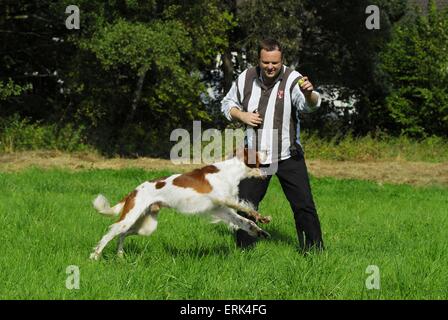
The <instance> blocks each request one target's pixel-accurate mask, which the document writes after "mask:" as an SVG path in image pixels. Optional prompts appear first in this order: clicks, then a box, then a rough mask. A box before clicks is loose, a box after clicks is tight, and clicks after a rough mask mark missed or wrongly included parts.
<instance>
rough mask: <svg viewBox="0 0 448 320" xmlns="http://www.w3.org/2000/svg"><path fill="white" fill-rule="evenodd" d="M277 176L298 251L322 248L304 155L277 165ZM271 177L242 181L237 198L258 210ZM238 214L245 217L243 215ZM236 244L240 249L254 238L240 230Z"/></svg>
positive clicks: (247, 245)
mask: <svg viewBox="0 0 448 320" xmlns="http://www.w3.org/2000/svg"><path fill="white" fill-rule="evenodd" d="M276 175H277V177H278V179H279V180H280V184H281V186H282V189H283V192H284V194H285V196H286V198H287V199H288V201H289V203H290V205H291V209H292V211H293V213H294V220H295V225H296V230H297V236H298V239H299V249H301V250H302V251H308V250H310V249H312V248H316V249H323V248H324V244H323V240H322V232H321V228H320V222H319V218H318V216H317V212H316V207H315V205H314V200H313V196H312V194H311V186H310V181H309V177H308V171H307V168H306V164H305V158H304V156H303V152H302V151H300V152H298V153H297V154H295V155H293V156H292V157H291V158H288V159H286V160H282V161H280V162H278V169H277V172H276ZM271 177H272V176H268V177H267V179H257V178H248V179H245V180H242V181H241V182H240V185H239V198H240V199H242V200H246V201H250V202H251V203H252V204H253V205H254V206H255V208H256V209H257V210H258V205H259V203H260V202H261V200H263V197H264V196H265V194H266V191H267V189H268V186H269V182H270V180H271ZM238 213H239V214H240V215H242V216H245V214H244V213H242V212H238ZM236 241H237V245H238V246H239V247H241V248H245V247H249V246H251V245H252V244H254V243H255V242H256V238H255V237H252V236H250V235H249V234H248V233H247V232H246V231H244V230H241V229H239V230H237V232H236Z"/></svg>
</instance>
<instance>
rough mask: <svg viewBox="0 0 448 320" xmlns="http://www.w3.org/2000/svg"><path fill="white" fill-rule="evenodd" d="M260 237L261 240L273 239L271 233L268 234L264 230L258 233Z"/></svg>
mask: <svg viewBox="0 0 448 320" xmlns="http://www.w3.org/2000/svg"><path fill="white" fill-rule="evenodd" d="M258 236H259V237H260V238H270V237H271V235H270V234H269V233H267V232H266V231H264V230H263V229H260V230H259V231H258Z"/></svg>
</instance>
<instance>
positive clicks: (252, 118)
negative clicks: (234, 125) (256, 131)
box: [230, 108, 263, 127]
mask: <svg viewBox="0 0 448 320" xmlns="http://www.w3.org/2000/svg"><path fill="white" fill-rule="evenodd" d="M230 116H231V117H232V118H233V119H237V120H239V121H241V122H243V123H245V124H247V125H249V126H251V127H257V126H258V125H260V124H261V123H262V122H263V119H262V118H261V117H260V114H259V113H258V112H255V113H254V112H244V111H241V110H240V109H238V108H232V109H231V110H230Z"/></svg>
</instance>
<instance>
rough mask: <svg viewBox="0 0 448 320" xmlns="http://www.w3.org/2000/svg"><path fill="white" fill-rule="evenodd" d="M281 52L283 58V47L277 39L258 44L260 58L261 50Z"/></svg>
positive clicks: (262, 41)
mask: <svg viewBox="0 0 448 320" xmlns="http://www.w3.org/2000/svg"><path fill="white" fill-rule="evenodd" d="M263 49H264V50H266V51H274V50H278V51H280V52H281V54H282V57H283V51H282V45H281V44H280V42H278V41H277V40H275V39H263V40H261V41H260V42H259V43H258V58H260V54H261V50H263Z"/></svg>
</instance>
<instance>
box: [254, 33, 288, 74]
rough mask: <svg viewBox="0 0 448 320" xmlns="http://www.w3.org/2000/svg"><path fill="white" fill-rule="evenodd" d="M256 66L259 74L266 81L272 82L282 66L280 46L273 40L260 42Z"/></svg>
mask: <svg viewBox="0 0 448 320" xmlns="http://www.w3.org/2000/svg"><path fill="white" fill-rule="evenodd" d="M258 65H259V66H260V70H261V73H262V74H263V77H264V79H265V80H267V81H273V80H274V79H275V78H276V77H277V76H278V74H279V73H280V70H281V68H282V65H283V53H282V46H281V44H280V43H279V42H278V41H277V40H274V39H265V40H262V41H260V43H259V46H258Z"/></svg>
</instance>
